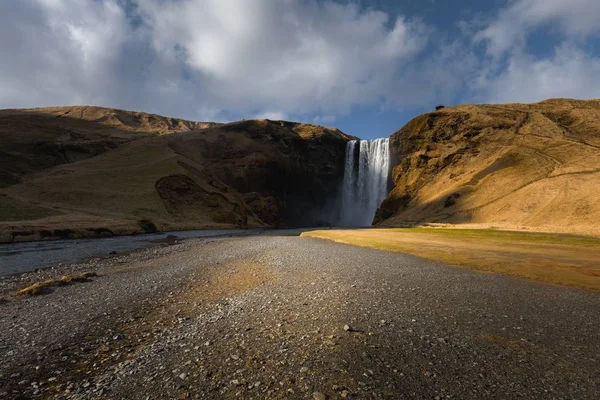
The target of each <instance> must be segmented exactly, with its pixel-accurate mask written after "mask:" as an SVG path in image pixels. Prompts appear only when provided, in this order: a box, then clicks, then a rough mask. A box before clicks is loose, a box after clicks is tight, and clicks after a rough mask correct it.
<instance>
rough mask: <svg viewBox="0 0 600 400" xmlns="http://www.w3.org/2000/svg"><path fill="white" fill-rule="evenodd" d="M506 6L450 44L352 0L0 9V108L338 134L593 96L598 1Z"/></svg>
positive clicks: (32, 3) (65, 0)
mask: <svg viewBox="0 0 600 400" xmlns="http://www.w3.org/2000/svg"><path fill="white" fill-rule="evenodd" d="M507 4H508V5H507V7H505V8H504V9H501V10H498V11H497V12H496V14H495V15H493V16H492V17H491V19H489V20H488V21H487V23H486V22H485V21H482V20H481V19H473V20H470V21H463V23H461V24H459V25H460V26H461V27H462V28H463V31H462V33H461V34H459V35H458V36H455V37H447V36H446V35H445V33H444V32H443V31H439V30H438V31H436V30H435V29H434V28H432V27H428V26H426V25H424V24H423V23H422V22H419V21H415V20H409V19H406V18H405V17H403V16H391V15H388V14H386V13H383V12H380V11H376V10H373V9H365V8H360V7H359V6H357V5H356V4H355V3H353V2H351V3H349V4H341V3H339V2H332V1H316V0H253V1H248V0H19V1H14V2H12V1H4V2H3V1H1V0H0V54H2V55H3V56H2V57H1V58H0V108H5V107H33V106H48V105H67V104H97V105H104V106H110V107H119V108H126V109H134V110H141V111H148V112H155V113H159V114H164V115H171V116H176V117H183V118H189V119H196V120H202V121H216V122H226V121H231V120H236V119H242V118H268V119H273V120H278V119H301V120H305V121H311V122H316V123H322V124H327V125H331V124H333V123H334V122H335V121H336V120H339V119H340V117H342V116H346V115H348V113H350V112H351V111H352V110H353V107H356V106H357V107H360V108H361V109H362V110H368V109H369V107H370V106H373V107H375V108H378V107H382V108H385V109H399V110H402V109H403V108H405V107H407V106H417V107H420V106H427V107H431V106H433V105H435V104H438V103H445V104H452V103H453V102H455V101H463V102H465V101H468V102H473V101H483V102H504V101H520V102H525V101H534V100H541V99H543V98H546V97H599V96H600V81H598V79H597V77H598V76H600V75H599V72H600V68H599V63H600V60H599V57H598V56H597V55H592V54H589V52H588V51H586V47H585V45H586V40H588V39H590V38H593V37H597V35H598V34H600V22H599V21H600V19H597V18H596V15H599V14H600V1H598V0H571V1H567V0H512V1H510V2H508V3H507ZM548 28H550V29H553V30H555V31H556V32H558V33H559V35H558V37H560V43H556V50H555V51H554V53H553V54H550V55H549V56H545V57H544V58H541V57H535V56H533V55H532V52H531V51H530V49H528V48H527V39H528V37H529V35H531V34H532V33H534V32H536V31H537V30H538V29H548ZM473 38H474V39H473ZM481 45H482V46H483V47H484V49H485V50H486V52H485V53H486V54H487V55H486V56H483V57H482V56H481V55H480V54H479V52H478V50H479V47H478V46H481ZM7 55H8V56H7Z"/></svg>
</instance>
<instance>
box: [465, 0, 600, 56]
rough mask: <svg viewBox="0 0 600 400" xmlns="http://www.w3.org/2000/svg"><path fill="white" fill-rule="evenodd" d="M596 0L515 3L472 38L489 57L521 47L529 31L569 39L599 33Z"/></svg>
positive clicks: (525, 0)
mask: <svg viewBox="0 0 600 400" xmlns="http://www.w3.org/2000/svg"><path fill="white" fill-rule="evenodd" d="M598 15H600V1H598V0H515V1H512V2H510V5H509V7H507V8H505V9H503V10H501V11H500V13H499V14H498V16H497V17H496V19H495V20H494V21H492V22H491V23H490V24H489V25H488V26H487V27H486V28H485V29H483V30H481V31H480V32H478V33H477V35H476V36H475V39H476V40H477V41H484V42H487V44H488V51H489V53H490V54H491V55H493V56H500V55H502V54H503V53H504V52H505V51H508V50H511V48H513V47H521V46H523V45H524V41H525V38H526V37H527V35H528V33H530V32H531V31H532V30H533V29H535V28H539V27H540V26H547V27H549V28H552V29H557V30H558V31H559V32H561V33H562V34H564V35H567V36H570V37H575V36H577V37H580V38H585V37H586V36H588V35H591V34H594V33H598V32H600V19H599V18H598Z"/></svg>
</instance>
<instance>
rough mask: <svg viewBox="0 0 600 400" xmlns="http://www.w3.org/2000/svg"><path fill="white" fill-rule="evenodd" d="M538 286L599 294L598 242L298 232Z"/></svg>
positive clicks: (414, 231)
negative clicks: (556, 285)
mask: <svg viewBox="0 0 600 400" xmlns="http://www.w3.org/2000/svg"><path fill="white" fill-rule="evenodd" d="M302 236H304V237H314V238H321V239H328V240H333V241H336V242H339V243H346V244H351V245H357V246H363V247H370V248H375V249H381V250H388V251H396V252H402V253H408V254H412V255H415V256H419V257H423V258H427V259H430V260H435V261H440V262H443V263H445V264H448V265H452V266H458V267H466V268H470V269H473V270H475V271H480V272H492V273H501V274H506V275H512V276H518V277H522V278H528V279H533V280H536V281H540V282H546V283H552V284H559V285H566V286H575V287H582V288H586V289H593V290H600V238H592V237H581V236H573V235H562V234H547V233H528V232H511V231H497V230H473V229H431V228H395V229H359V230H327V231H313V232H305V233H303V234H302Z"/></svg>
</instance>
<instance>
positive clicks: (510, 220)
mask: <svg viewBox="0 0 600 400" xmlns="http://www.w3.org/2000/svg"><path fill="white" fill-rule="evenodd" d="M391 147H392V151H393V154H394V156H395V158H396V161H395V162H396V163H397V165H396V167H395V168H394V169H393V180H394V188H393V190H392V191H391V193H390V194H389V195H388V197H387V198H386V199H385V201H384V202H383V204H382V205H381V207H380V209H379V210H378V212H377V215H376V218H375V224H377V225H380V226H412V225H416V224H424V223H442V224H463V225H473V226H474V227H497V228H508V229H522V228H525V229H535V230H546V231H557V232H572V233H581V234H594V235H597V234H600V225H599V224H598V223H597V221H599V220H600V196H598V193H600V101H598V100H590V101H577V100H548V101H544V102H541V103H537V104H531V105H526V104H506V105H478V106H475V105H468V106H459V107H451V108H444V109H441V110H439V111H436V112H432V113H429V114H425V115H421V116H419V117H417V118H415V119H413V120H412V121H410V122H409V123H408V124H407V125H406V126H405V127H403V128H402V129H400V130H399V131H398V132H396V133H394V134H393V135H392V137H391Z"/></svg>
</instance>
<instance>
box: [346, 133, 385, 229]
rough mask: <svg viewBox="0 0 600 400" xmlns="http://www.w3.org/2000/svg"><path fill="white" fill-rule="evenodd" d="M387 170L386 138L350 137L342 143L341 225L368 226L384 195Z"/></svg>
mask: <svg viewBox="0 0 600 400" xmlns="http://www.w3.org/2000/svg"><path fill="white" fill-rule="evenodd" d="M357 144H358V146H357ZM357 147H358V154H357V152H356V148H357ZM389 169H390V144H389V139H376V140H358V141H357V140H352V141H349V142H348V143H347V144H346V163H345V169H344V183H343V188H342V204H341V221H340V222H341V225H343V226H370V225H371V223H372V222H373V217H374V216H375V212H376V211H377V208H378V207H379V205H380V204H381V202H382V201H383V199H384V198H385V196H387V189H388V178H389Z"/></svg>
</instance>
